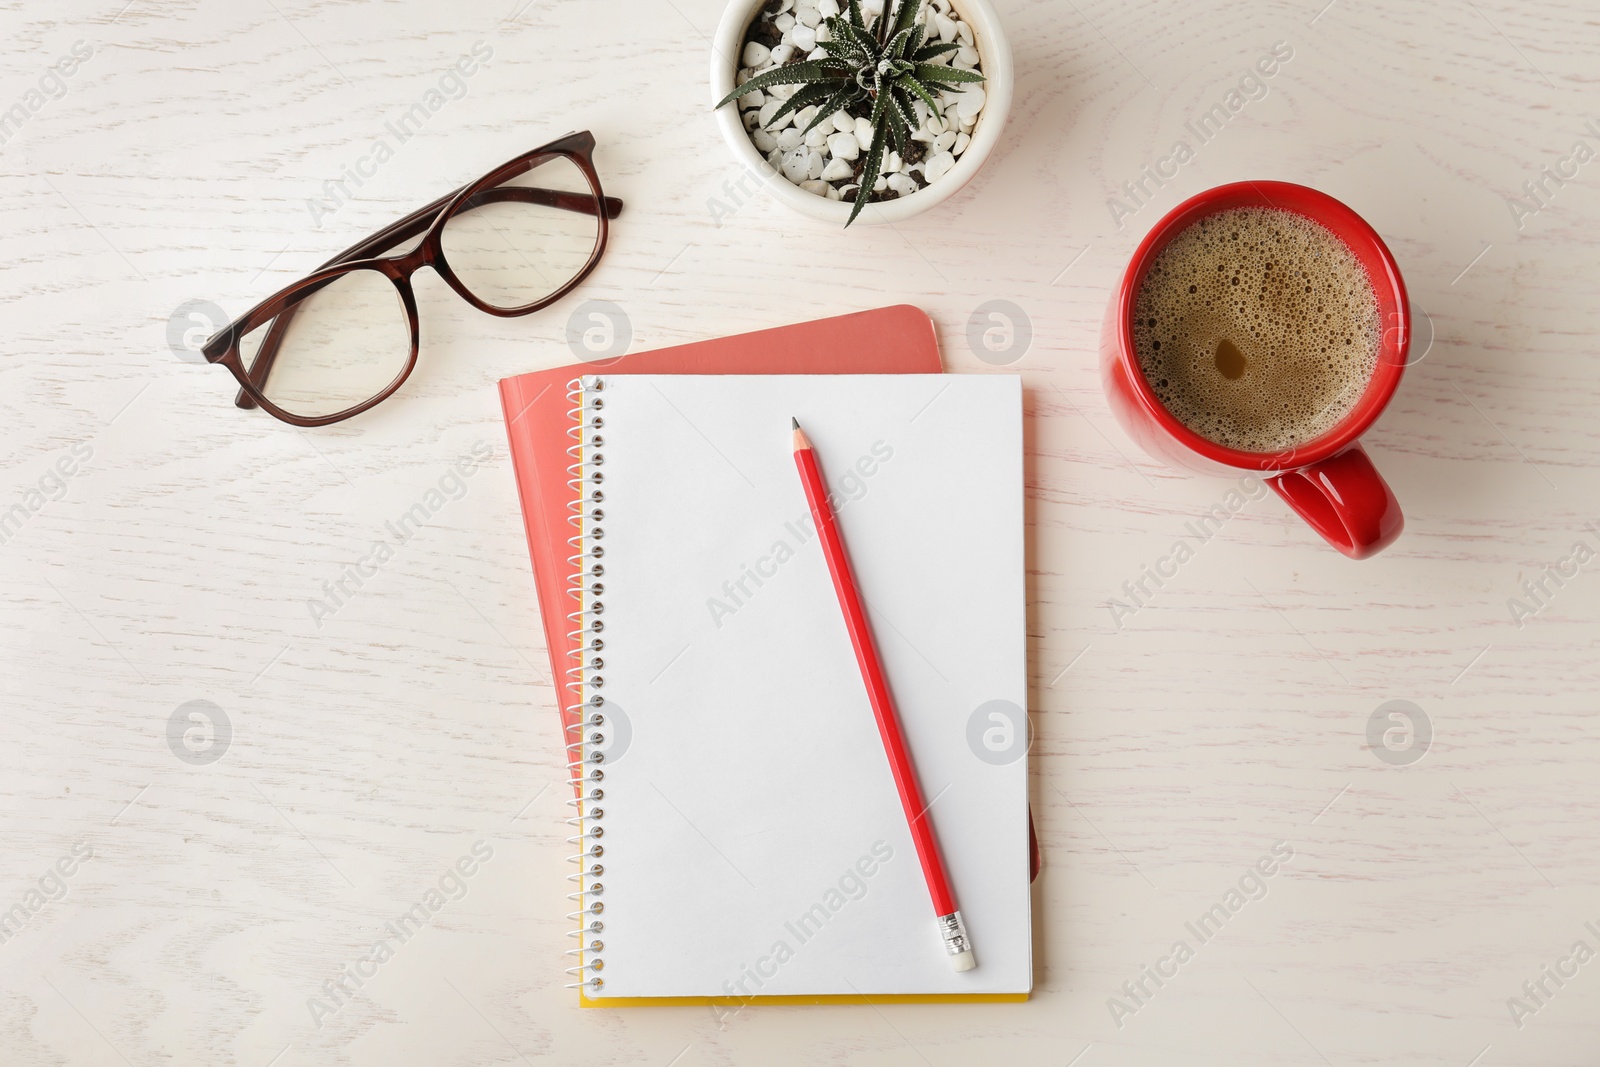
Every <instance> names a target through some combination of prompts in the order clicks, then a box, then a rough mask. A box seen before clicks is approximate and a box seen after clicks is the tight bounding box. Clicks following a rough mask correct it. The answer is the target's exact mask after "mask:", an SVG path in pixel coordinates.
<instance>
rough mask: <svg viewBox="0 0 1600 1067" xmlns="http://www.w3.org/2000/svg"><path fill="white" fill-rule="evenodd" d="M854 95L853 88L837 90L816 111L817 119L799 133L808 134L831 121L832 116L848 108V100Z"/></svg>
mask: <svg viewBox="0 0 1600 1067" xmlns="http://www.w3.org/2000/svg"><path fill="white" fill-rule="evenodd" d="M854 95H855V89H854V87H848V88H844V89H841V90H839V91H838V92H837V93H835V94H834V95H833V96H832V97H830V98H829V99H828V102H827V103H825V104H823V105H822V107H821V108H820V109H818V111H817V117H816V118H814V119H812V120H811V122H810V124H809V125H807V126H806V128H805V129H804V130H801V131H800V132H801V133H802V134H806V133H810V132H811V131H812V130H814V129H816V127H817V126H819V125H821V124H822V123H824V122H827V121H828V120H830V119H832V118H833V116H834V115H837V114H838V113H839V112H841V111H843V110H845V109H846V108H847V107H849V106H850V103H851V100H850V98H851V97H852V96H854Z"/></svg>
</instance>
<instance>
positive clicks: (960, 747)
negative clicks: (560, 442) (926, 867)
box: [588, 374, 1032, 1000]
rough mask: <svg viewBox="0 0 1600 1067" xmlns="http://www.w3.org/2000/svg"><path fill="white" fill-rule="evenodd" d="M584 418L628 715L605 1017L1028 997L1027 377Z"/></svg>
mask: <svg viewBox="0 0 1600 1067" xmlns="http://www.w3.org/2000/svg"><path fill="white" fill-rule="evenodd" d="M588 395H589V397H590V398H591V399H592V398H593V397H594V396H597V395H598V396H600V397H602V398H603V401H604V407H603V417H604V430H603V439H604V443H603V446H602V447H601V448H599V449H595V448H591V449H590V452H591V453H592V452H594V451H601V452H602V453H603V455H604V463H603V467H602V468H599V469H601V470H603V474H604V482H603V488H604V494H605V499H604V508H603V510H604V518H603V530H604V539H603V545H604V549H605V556H604V561H603V562H604V567H605V573H604V594H603V597H602V598H601V600H602V603H603V605H604V612H603V616H602V617H603V621H604V625H605V629H604V641H605V646H604V653H603V661H604V667H603V671H602V672H600V673H601V675H602V677H603V681H604V684H603V688H602V689H600V690H594V691H593V692H601V693H603V694H604V696H605V699H606V705H605V706H606V710H608V711H610V712H611V713H612V722H611V724H610V725H611V728H612V729H611V733H612V736H611V737H610V738H608V740H607V742H606V744H605V746H604V747H605V749H606V750H607V758H606V763H605V764H604V769H605V782H604V787H605V799H604V803H603V808H604V814H603V817H602V820H601V825H603V828H604V837H603V839H602V840H603V844H604V849H605V853H604V866H605V873H604V876H603V882H604V891H603V894H602V896H600V897H598V898H595V899H599V900H603V901H604V904H605V910H604V914H603V920H604V924H605V929H604V935H603V941H604V949H603V952H601V953H598V954H597V955H599V956H601V957H602V958H603V960H604V970H603V971H602V972H600V973H601V975H602V976H603V978H604V980H605V984H604V988H603V990H601V991H599V993H598V995H597V996H596V997H595V999H597V1000H603V999H604V998H606V997H651V996H729V995H734V996H745V995H761V996H767V995H795V994H801V995H817V994H852V993H862V994H869V995H870V994H897V993H898V994H908V993H1022V992H1027V991H1028V990H1029V989H1030V988H1031V986H1032V962H1031V950H1032V939H1031V934H1030V923H1029V887H1028V817H1027V803H1028V782H1027V759H1026V747H1027V742H1026V717H1025V712H1023V710H1022V709H1025V708H1026V707H1027V680H1026V633H1025V628H1026V623H1025V604H1024V601H1025V589H1024V575H1023V492H1022V407H1021V384H1020V379H1018V378H1016V377H1014V376H998V375H996V376H970V377H962V376H956V375H905V374H894V375H841V376H832V375H829V376H777V375H774V376H658V375H618V376H615V377H609V378H604V384H603V388H602V390H601V391H600V392H599V393H592V392H591V393H590V394H588ZM791 415H792V416H795V417H797V418H798V419H799V420H800V423H801V425H802V426H803V427H804V428H805V431H806V433H807V434H808V435H809V436H810V438H811V440H812V442H813V444H814V445H815V447H816V449H817V457H818V460H819V462H820V464H821V467H822V470H823V472H824V476H825V477H826V478H827V480H828V483H829V486H830V488H831V489H832V490H833V491H834V492H835V493H836V494H837V498H838V504H837V513H838V521H839V525H840V527H841V528H842V531H843V534H844V538H845V544H846V547H847V550H848V552H849V555H850V558H851V562H852V564H853V567H854V570H855V574H856V579H857V582H858V584H859V586H860V589H861V592H862V596H863V598H864V600H865V601H866V603H867V605H868V607H869V615H870V618H871V624H872V628H873V632H874V635H875V636H876V639H877V645H878V649H879V652H880V654H881V656H882V659H883V663H884V668H885V670H886V672H887V674H888V677H889V683H890V687H891V688H892V690H893V692H894V696H895V700H896V703H897V705H898V708H899V712H900V719H901V722H902V725H903V727H904V730H905V734H906V739H907V744H908V746H909V748H910V750H911V753H912V756H913V759H914V760H915V763H916V766H917V770H918V775H919V778H920V781H921V784H922V789H923V793H924V795H925V797H926V798H927V799H928V800H929V801H931V809H930V810H931V813H932V819H933V823H934V826H935V829H936V832H937V835H938V838H939V841H940V845H941V851H942V853H943V856H944V859H945V865H946V868H947V869H948V871H949V875H950V880H951V883H952V886H953V888H954V890H955V893H956V897H957V901H958V904H959V906H960V909H961V913H962V916H963V918H964V919H965V921H966V925H967V930H968V933H969V934H970V936H971V938H972V943H973V947H974V949H975V951H976V954H977V958H978V967H977V969H976V970H973V971H970V972H967V973H963V974H957V973H956V972H955V971H953V970H952V968H951V966H950V963H949V961H948V958H947V957H946V956H945V954H944V948H943V945H942V944H941V942H940V938H939V936H938V933H937V931H936V929H935V924H934V912H933V906H932V904H931V902H930V900H929V897H928V891H927V887H926V883H925V882H924V881H923V877H922V872H921V868H920V866H919V864H918V860H917V855H916V849H915V847H914V846H913V844H912V842H911V836H910V833H909V831H908V829H907V825H906V817H905V815H904V813H903V811H902V809H901V806H900V802H899V798H898V796H897V794H896V792H895V788H894V782H893V779H892V777H891V775H890V770H889V764H888V760H887V757H886V756H885V754H884V749H883V744H882V741H881V740H880V738H879V736H878V732H877V727H876V725H875V722H874V719H873V715H872V710H871V706H870V705H869V703H868V701H867V696H866V689H865V687H864V686H863V683H862V680H861V674H860V671H859V669H858V667H857V665H856V660H855V656H854V653H853V652H852V650H851V646H850V640H849V636H848V634H847V633H846V630H845V626H844V619H843V615H842V613H841V610H840V607H839V603H838V600H837V598H836V596H835V594H834V591H833V586H832V583H831V581H830V579H829V576H828V571H827V565H826V563H825V562H824V559H823V555H822V551H821V548H820V546H819V544H818V541H817V538H816V536H815V530H814V527H813V526H812V524H811V521H810V517H809V511H808V509H807V506H806V499H805V494H804V491H803V489H802V487H801V483H800V477H799V473H798V472H797V470H796V469H795V464H794V459H793V453H792V451H791V446H790V423H789V419H790V416H791ZM997 701H1001V702H1005V703H1004V704H996V703H993V702H997ZM995 708H1001V709H1002V713H996V712H995V711H994V709H995ZM1005 708H1010V709H1014V714H1013V715H1012V716H1011V718H1010V719H1008V718H1007V717H1006V715H1005V714H1003V709H1005ZM619 710H620V714H619V713H618V712H619ZM975 722H976V725H974V723H975ZM1008 722H1009V723H1010V726H1011V728H1010V730H1009V731H1008V729H1007V723H1008ZM1019 730H1020V734H1021V736H1015V734H1016V733H1017V731H1019Z"/></svg>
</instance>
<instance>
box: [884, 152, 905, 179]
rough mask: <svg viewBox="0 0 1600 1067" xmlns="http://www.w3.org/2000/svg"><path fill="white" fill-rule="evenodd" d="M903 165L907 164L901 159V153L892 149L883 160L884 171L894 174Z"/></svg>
mask: <svg viewBox="0 0 1600 1067" xmlns="http://www.w3.org/2000/svg"><path fill="white" fill-rule="evenodd" d="M903 166H905V164H904V163H903V162H901V160H900V153H899V152H896V151H894V150H892V149H891V150H890V152H889V156H888V158H887V159H885V160H884V161H883V172H884V173H885V174H893V173H894V172H895V171H897V170H899V169H900V168H901V167H903Z"/></svg>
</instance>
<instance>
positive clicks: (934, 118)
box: [922, 115, 950, 137]
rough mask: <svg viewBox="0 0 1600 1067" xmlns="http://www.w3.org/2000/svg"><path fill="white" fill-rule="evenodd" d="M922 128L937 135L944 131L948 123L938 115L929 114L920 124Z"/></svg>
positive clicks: (948, 126) (947, 127)
mask: <svg viewBox="0 0 1600 1067" xmlns="http://www.w3.org/2000/svg"><path fill="white" fill-rule="evenodd" d="M922 128H923V129H925V130H927V131H928V132H929V133H931V134H933V135H934V136H935V137H937V136H939V135H940V134H941V133H943V132H944V131H946V130H948V129H949V128H950V125H949V123H947V122H945V121H944V119H942V118H940V117H939V116H938V115H929V116H928V120H927V121H926V122H924V123H923V124H922Z"/></svg>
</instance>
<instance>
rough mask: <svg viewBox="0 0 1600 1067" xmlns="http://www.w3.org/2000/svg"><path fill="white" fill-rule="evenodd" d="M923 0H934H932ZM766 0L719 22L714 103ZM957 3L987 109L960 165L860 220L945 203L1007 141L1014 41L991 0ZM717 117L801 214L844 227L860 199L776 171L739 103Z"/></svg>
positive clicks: (748, 160) (732, 8)
mask: <svg viewBox="0 0 1600 1067" xmlns="http://www.w3.org/2000/svg"><path fill="white" fill-rule="evenodd" d="M923 2H924V3H927V0H923ZM764 3H765V0H733V2H732V3H731V4H729V5H728V8H727V10H726V11H724V12H723V13H722V22H721V23H719V24H718V26H717V35H716V37H715V38H714V39H713V41H712V48H711V103H713V104H715V103H716V102H717V101H718V100H721V99H722V98H723V97H725V96H727V95H728V94H729V93H731V92H733V90H734V79H735V78H737V77H738V76H739V67H738V60H739V56H740V55H741V54H742V53H743V51H744V35H745V33H746V32H747V31H748V30H749V29H750V24H751V23H752V22H754V21H755V19H756V16H757V15H758V14H759V13H760V11H761V8H762V6H763V4H764ZM951 6H952V7H954V8H955V9H956V10H957V11H959V12H960V13H961V18H962V19H963V20H964V21H965V22H966V23H967V24H968V25H969V26H971V27H972V36H973V41H974V43H975V44H976V45H977V47H978V55H979V56H980V57H981V64H982V68H983V71H982V73H983V76H984V81H983V83H982V89H983V91H984V95H985V100H984V105H983V110H982V111H981V112H979V114H978V124H977V125H976V126H975V127H973V130H972V143H971V144H969V145H968V146H967V150H966V151H965V152H963V153H961V158H960V159H957V160H956V165H955V166H954V167H952V168H950V171H949V172H948V173H946V174H945V175H944V176H943V177H942V178H940V179H939V180H938V181H936V182H933V183H932V184H930V185H929V186H927V187H926V188H924V189H919V190H918V191H916V192H915V193H912V194H911V195H910V196H902V197H897V198H895V199H893V200H884V201H882V202H876V203H872V204H869V205H867V207H866V208H865V209H864V210H863V211H862V212H861V215H860V216H859V217H858V218H857V219H856V223H857V224H858V225H859V224H861V223H880V222H903V221H904V220H906V219H909V218H911V217H912V216H913V215H920V214H921V213H922V212H924V211H927V210H928V209H929V208H931V207H935V206H936V205H938V204H942V203H944V202H945V201H946V200H948V199H949V198H950V197H951V196H954V195H955V194H956V192H958V191H959V190H960V189H961V187H962V186H964V185H966V184H967V182H969V181H971V180H972V176H973V175H974V174H976V173H978V168H979V167H981V166H983V163H984V161H985V160H986V159H988V158H989V153H990V152H991V151H993V150H994V146H995V144H996V143H997V142H998V141H999V140H1000V131H1001V130H1002V129H1004V128H1005V124H1006V115H1007V113H1008V112H1009V111H1010V110H1011V89H1012V83H1013V81H1014V80H1015V72H1014V71H1013V68H1012V65H1011V44H1010V42H1009V41H1007V40H1006V34H1005V30H1004V29H1002V28H1001V26H1000V18H999V16H998V15H996V14H995V10H994V7H993V6H991V5H990V3H989V0H951ZM716 118H717V126H718V128H720V129H721V130H722V139H723V140H725V141H727V142H728V150H729V151H730V152H732V153H733V158H734V159H736V160H738V161H739V163H740V164H742V165H743V166H745V167H746V168H748V169H749V170H750V171H751V172H752V173H754V174H757V175H759V176H760V177H761V179H762V180H763V181H764V182H766V185H767V188H768V189H770V190H771V191H772V195H773V196H775V197H777V198H778V199H779V200H780V201H782V202H783V203H784V204H786V205H788V206H789V207H791V208H793V209H794V210H796V211H798V212H800V214H802V215H807V216H809V217H811V218H814V219H818V220H820V221H822V222H826V223H830V224H832V225H833V226H836V227H842V226H844V224H845V222H846V221H847V220H848V219H849V218H850V209H851V207H852V206H853V205H851V204H847V203H845V202H844V201H842V200H829V199H827V198H826V197H822V196H818V195H816V194H815V193H808V192H806V191H805V190H804V189H802V188H800V187H799V186H798V185H795V184H794V183H793V182H791V181H789V179H787V178H785V177H784V176H783V175H782V174H780V173H778V172H777V171H775V170H773V169H772V167H771V166H770V165H769V164H768V163H767V161H766V158H765V157H764V156H763V155H762V154H761V153H760V152H759V151H757V150H756V146H755V145H754V144H752V143H751V141H750V134H749V132H748V131H746V130H745V128H744V126H743V124H742V123H741V122H740V121H739V110H738V105H737V103H730V104H728V105H727V106H726V107H721V108H718V109H717V111H716Z"/></svg>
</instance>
